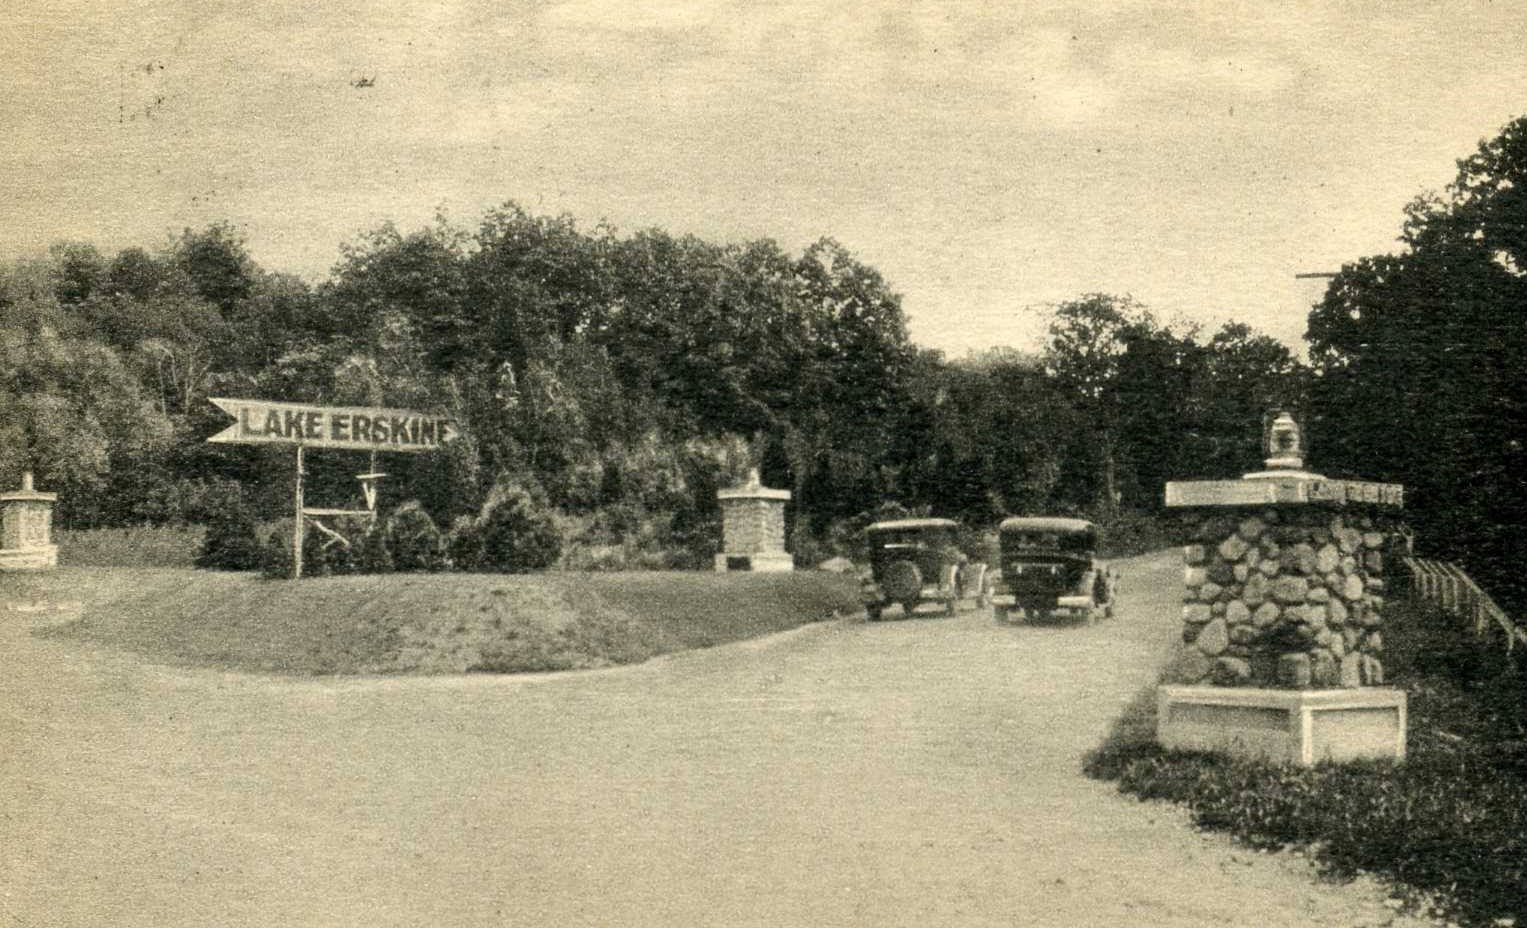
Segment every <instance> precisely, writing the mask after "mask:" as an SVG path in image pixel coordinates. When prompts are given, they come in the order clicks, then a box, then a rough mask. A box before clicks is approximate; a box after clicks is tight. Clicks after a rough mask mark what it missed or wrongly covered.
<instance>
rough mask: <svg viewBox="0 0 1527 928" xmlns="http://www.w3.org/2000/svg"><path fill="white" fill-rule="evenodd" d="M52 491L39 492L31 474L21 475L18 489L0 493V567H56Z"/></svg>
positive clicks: (15, 568) (49, 568) (19, 568)
mask: <svg viewBox="0 0 1527 928" xmlns="http://www.w3.org/2000/svg"><path fill="white" fill-rule="evenodd" d="M57 501H58V495H57V494H56V493H39V492H37V491H36V490H35V489H33V487H32V473H31V471H27V472H26V473H25V474H23V475H22V477H21V489H19V490H13V491H11V492H10V493H3V494H0V570H51V569H52V568H54V567H57V566H58V545H55V544H54V543H53V504H54V503H55V502H57Z"/></svg>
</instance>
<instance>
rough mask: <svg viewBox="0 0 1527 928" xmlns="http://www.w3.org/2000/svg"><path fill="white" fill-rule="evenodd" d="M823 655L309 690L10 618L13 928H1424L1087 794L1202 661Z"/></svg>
mask: <svg viewBox="0 0 1527 928" xmlns="http://www.w3.org/2000/svg"><path fill="white" fill-rule="evenodd" d="M1124 571H1125V578H1126V580H1125V584H1124V587H1123V590H1122V592H1121V608H1120V609H1119V610H1118V612H1119V614H1118V617H1117V618H1116V619H1114V620H1111V621H1110V622H1107V623H1104V624H1102V625H1099V626H1095V627H1090V628H1088V627H1069V628H1068V627H1054V628H1050V627H1044V628H1034V627H1019V628H1012V627H1002V626H998V625H996V624H995V623H994V622H993V621H992V619H991V616H990V613H989V612H984V613H978V612H962V613H961V614H960V615H959V616H957V617H956V618H954V619H945V618H939V617H933V616H930V617H927V618H917V619H913V620H910V621H888V622H884V623H879V624H869V623H863V622H860V621H854V620H850V621H844V622H835V623H829V624H824V625H819V626H814V627H810V628H806V629H802V630H799V631H797V632H793V633H789V634H786V635H781V636H776V637H773V638H770V639H766V640H762V641H757V642H751V643H746V644H742V645H735V646H729V647H724V648H718V649H714V650H711V651H705V652H695V653H690V654H685V655H679V656H676V657H672V658H668V659H662V660H658V661H654V662H652V663H649V664H646V665H643V666H639V667H632V668H623V669H617V670H612V671H601V672H594V673H583V674H563V675H550V676H545V677H536V678H503V677H468V678H432V679H420V678H413V679H374V678H373V679H345V680H316V681H314V680H303V681H293V680H289V679H280V678H272V677H259V676H249V675H236V674H218V673H214V672H208V671H202V670H181V669H173V668H165V667H160V666H155V665H150V664H146V663H143V662H141V661H139V660H138V659H137V658H135V657H133V656H131V655H126V654H121V653H115V652H108V651H99V650H93V649H89V648H86V647H84V646H81V645H80V644H78V643H77V642H72V641H63V640H45V639H38V638H35V637H33V636H32V635H30V634H29V633H28V632H29V629H30V627H33V626H35V625H36V624H38V623H39V622H41V621H43V619H42V618H40V617H28V616H25V615H18V614H14V613H0V642H3V643H4V652H5V653H6V654H7V659H6V660H7V667H6V668H5V671H4V673H3V674H0V739H3V744H4V754H3V759H0V925H10V924H14V925H17V926H32V925H36V926H43V925H47V926H63V925H113V926H126V925H145V926H148V925H152V926H171V925H315V926H317V925H324V926H336V925H357V926H360V925H365V926H375V925H484V924H504V925H665V926H666V925H727V926H730V925H769V926H789V925H811V926H818V925H823V926H825V925H844V926H849V925H854V926H859V925H862V926H885V925H919V926H924V925H1088V924H1096V925H1110V926H1112V925H1129V924H1149V925H1194V926H1210V925H1213V926H1220V925H1227V924H1230V925H1257V926H1259V928H1260V926H1275V925H1310V924H1316V925H1322V924H1323V925H1366V924H1388V923H1391V921H1393V922H1394V923H1396V924H1404V923H1405V920H1404V919H1394V916H1393V913H1391V912H1390V911H1389V909H1387V908H1386V907H1385V905H1384V904H1383V900H1384V898H1385V893H1383V892H1382V890H1381V889H1379V888H1378V887H1375V886H1372V885H1369V884H1355V885H1348V886H1333V885H1328V884H1322V883H1319V882H1317V881H1315V880H1314V879H1313V878H1312V877H1311V875H1310V873H1309V870H1308V868H1307V867H1306V866H1305V865H1304V863H1303V861H1302V860H1300V859H1299V858H1295V857H1291V856H1288V855H1259V854H1254V853H1251V852H1248V851H1245V850H1242V849H1238V848H1236V847H1234V846H1233V845H1232V844H1230V843H1229V842H1228V841H1227V840H1225V839H1222V838H1219V837H1213V836H1203V835H1199V834H1197V833H1195V832H1193V831H1192V830H1191V829H1190V828H1189V827H1188V826H1187V825H1186V822H1185V818H1184V816H1183V814H1182V813H1181V812H1180V810H1177V809H1174V808H1171V807H1166V806H1158V805H1143V804H1139V803H1136V802H1134V801H1132V800H1130V799H1128V798H1124V797H1120V796H1118V795H1117V794H1116V793H1115V792H1114V791H1113V789H1112V787H1111V786H1109V785H1107V784H1100V783H1095V782H1092V781H1089V780H1087V779H1086V778H1084V777H1083V776H1082V775H1081V774H1080V772H1079V766H1080V761H1081V757H1082V755H1083V753H1084V752H1085V751H1086V750H1087V749H1089V748H1090V747H1092V746H1094V745H1095V744H1097V742H1098V741H1099V739H1100V738H1101V737H1102V736H1103V734H1104V733H1105V732H1106V730H1107V728H1108V726H1109V724H1110V722H1111V721H1112V719H1113V718H1114V717H1115V716H1116V715H1117V714H1118V712H1119V711H1120V710H1121V708H1122V706H1123V704H1124V703H1125V702H1126V701H1127V700H1129V699H1130V698H1132V697H1133V696H1134V695H1135V694H1136V693H1137V692H1138V691H1139V690H1140V689H1141V688H1142V687H1144V686H1146V685H1148V684H1149V683H1150V682H1151V681H1152V680H1153V679H1154V675H1155V672H1156V668H1157V667H1159V666H1160V665H1161V663H1162V662H1163V661H1164V660H1165V659H1166V656H1167V655H1168V654H1169V653H1170V649H1171V647H1172V642H1173V638H1174V636H1175V635H1176V632H1177V626H1176V622H1177V619H1176V608H1175V605H1174V604H1175V601H1176V596H1177V584H1178V583H1179V582H1180V577H1179V576H1178V574H1179V571H1178V568H1177V567H1176V566H1175V565H1174V563H1173V560H1172V558H1170V557H1168V556H1162V555H1158V556H1155V557H1153V558H1149V559H1145V560H1140V561H1134V562H1126V563H1125V564H1124Z"/></svg>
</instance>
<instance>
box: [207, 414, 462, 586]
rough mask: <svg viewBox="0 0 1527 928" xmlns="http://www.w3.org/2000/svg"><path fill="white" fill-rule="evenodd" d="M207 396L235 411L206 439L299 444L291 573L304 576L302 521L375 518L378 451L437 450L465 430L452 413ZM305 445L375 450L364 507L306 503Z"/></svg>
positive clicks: (363, 484)
mask: <svg viewBox="0 0 1527 928" xmlns="http://www.w3.org/2000/svg"><path fill="white" fill-rule="evenodd" d="M209 400H210V402H211V403H212V404H213V405H214V406H216V407H217V408H218V409H221V410H222V411H223V412H226V413H227V414H228V415H230V416H232V417H233V418H234V420H235V422H234V423H233V424H232V425H230V426H228V427H227V428H225V429H223V430H222V431H221V432H218V433H217V434H216V435H213V436H212V437H211V438H208V439H207V441H209V442H216V443H231V444H241V445H295V446H296V447H297V475H296V480H295V481H294V486H293V496H294V502H293V522H294V523H295V524H294V525H293V527H292V576H293V578H299V577H301V576H302V535H303V522H304V521H305V520H306V519H307V518H309V517H312V516H339V515H369V516H370V517H371V518H372V519H375V518H376V498H377V494H376V490H377V481H378V480H380V479H381V478H382V477H385V476H386V475H385V474H381V473H378V472H377V469H376V452H378V451H400V452H419V451H433V450H434V449H436V448H438V447H440V446H441V445H443V444H444V443H446V442H448V441H450V440H451V439H453V438H455V437H456V436H458V435H459V434H461V432H460V430H459V429H458V428H457V427H456V420H454V419H452V418H450V417H449V416H436V415H430V414H428V413H421V412H413V411H412V410H407V409H370V408H365V407H353V406H313V405H309V404H307V403H281V402H274V401H271V400H242V399H226V398H218V397H209ZM306 448H333V449H343V450H350V451H370V452H371V468H370V471H369V472H368V473H365V474H360V475H359V476H358V479H359V480H360V481H361V490H362V492H363V493H364V494H365V497H366V509H365V511H352V510H346V509H310V508H307V507H306V506H304V505H303V499H302V477H303V451H304V449H306ZM314 524H315V525H318V527H319V528H322V529H324V530H325V531H329V532H330V533H331V534H333V531H332V530H331V529H328V528H326V527H325V526H323V525H322V524H321V523H317V522H315V523H314Z"/></svg>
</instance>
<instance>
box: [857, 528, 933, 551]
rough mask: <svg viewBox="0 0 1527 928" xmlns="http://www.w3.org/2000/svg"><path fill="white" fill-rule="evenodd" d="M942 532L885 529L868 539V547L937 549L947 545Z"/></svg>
mask: <svg viewBox="0 0 1527 928" xmlns="http://www.w3.org/2000/svg"><path fill="white" fill-rule="evenodd" d="M948 541H949V540H948V539H947V538H946V537H945V536H944V534H943V533H942V532H930V531H928V530H927V529H910V528H909V529H886V530H884V531H879V532H876V533H875V534H874V535H872V536H871V537H870V545H871V546H872V547H876V548H937V547H941V546H943V545H946V544H948Z"/></svg>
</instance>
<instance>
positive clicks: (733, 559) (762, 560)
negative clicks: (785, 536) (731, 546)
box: [716, 551, 795, 573]
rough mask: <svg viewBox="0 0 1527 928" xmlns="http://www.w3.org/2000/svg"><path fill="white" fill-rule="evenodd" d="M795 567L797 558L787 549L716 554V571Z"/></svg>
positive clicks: (784, 569)
mask: <svg viewBox="0 0 1527 928" xmlns="http://www.w3.org/2000/svg"><path fill="white" fill-rule="evenodd" d="M794 569H795V558H793V557H791V556H790V554H789V553H788V552H785V551H771V552H754V553H752V554H718V555H716V571H717V572H718V573H725V572H727V571H729V570H751V571H755V572H762V571H772V572H778V571H786V570H794Z"/></svg>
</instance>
